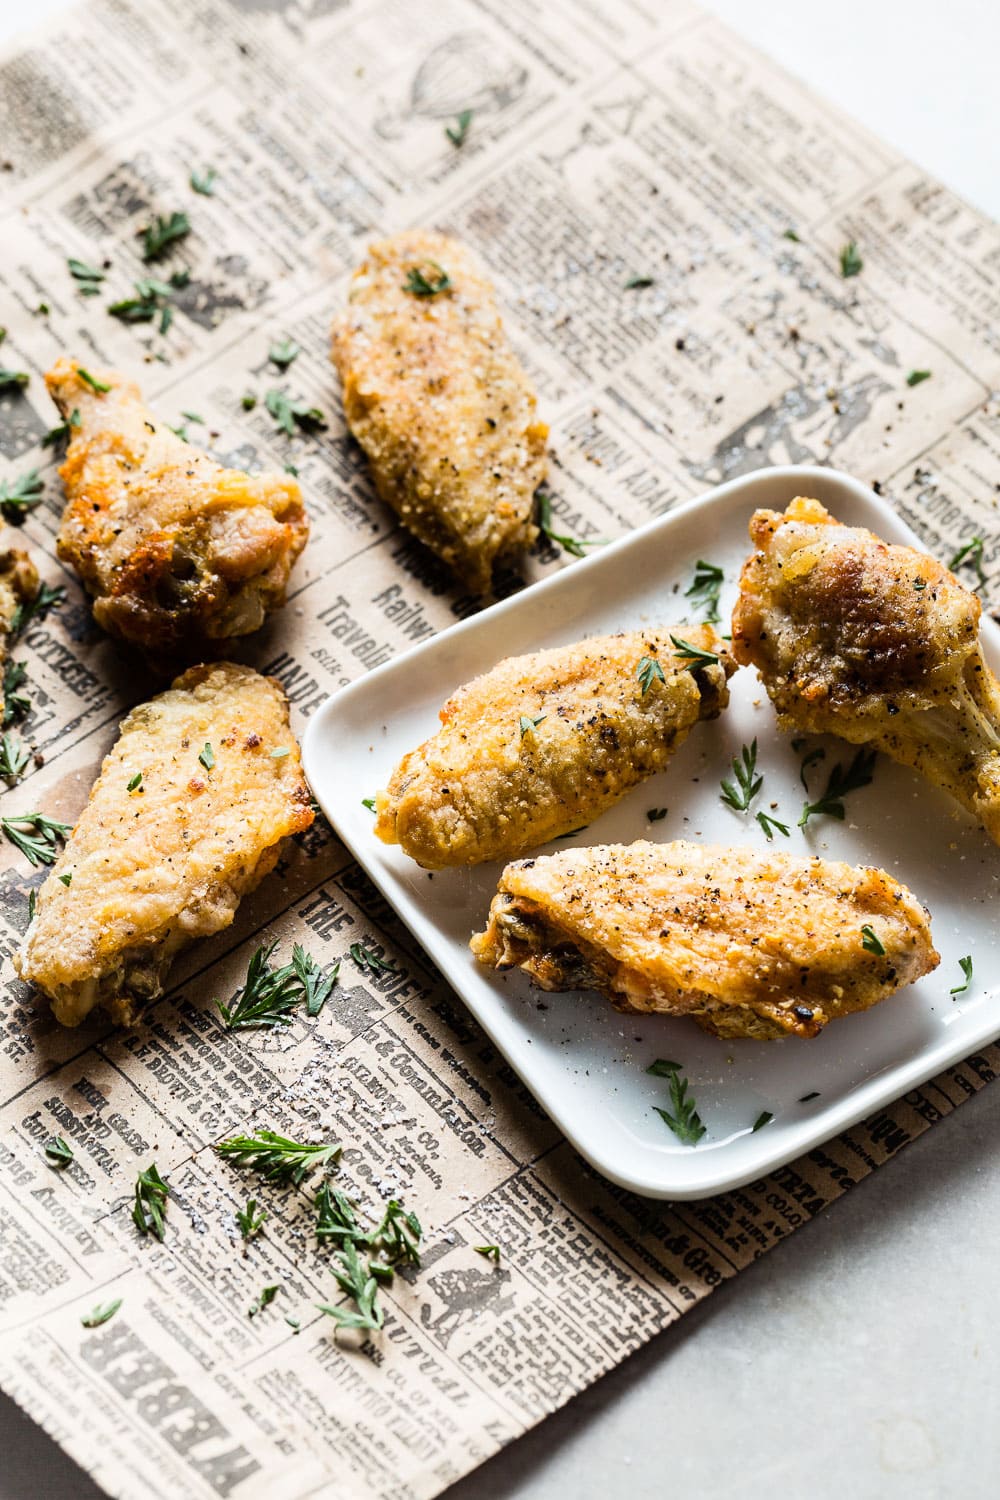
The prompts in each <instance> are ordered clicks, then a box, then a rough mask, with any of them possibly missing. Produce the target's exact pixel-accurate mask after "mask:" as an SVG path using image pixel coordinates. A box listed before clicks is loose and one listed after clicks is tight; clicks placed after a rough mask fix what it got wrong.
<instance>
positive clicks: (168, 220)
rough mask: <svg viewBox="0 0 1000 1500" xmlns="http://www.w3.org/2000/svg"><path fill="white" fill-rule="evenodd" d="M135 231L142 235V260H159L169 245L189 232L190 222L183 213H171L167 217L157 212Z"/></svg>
mask: <svg viewBox="0 0 1000 1500" xmlns="http://www.w3.org/2000/svg"><path fill="white" fill-rule="evenodd" d="M137 232H138V233H139V234H140V235H141V236H142V258H143V260H146V261H149V260H159V258H160V256H161V255H163V254H165V252H166V251H167V250H169V248H170V246H171V245H175V244H176V243H177V242H178V240H182V239H184V237H185V236H186V235H188V234H190V233H191V222H190V220H189V219H188V216H187V214H185V213H172V214H170V216H169V217H166V216H165V215H163V214H157V215H156V217H155V218H154V219H153V220H152V222H151V223H149V224H147V225H146V226H145V228H143V229H140V230H138V231H137Z"/></svg>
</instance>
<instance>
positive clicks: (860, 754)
mask: <svg viewBox="0 0 1000 1500" xmlns="http://www.w3.org/2000/svg"><path fill="white" fill-rule="evenodd" d="M875 755H876V752H875V751H874V750H864V749H862V750H858V751H856V752H855V755H854V758H853V760H852V761H851V763H850V765H849V766H847V767H846V768H845V767H844V766H843V765H842V764H841V762H840V761H838V762H837V764H836V765H835V766H834V768H833V770H832V771H831V772H830V775H829V777H828V778H827V783H826V790H825V791H824V793H823V795H822V797H820V798H819V799H818V801H816V802H807V803H806V804H805V806H804V807H803V809H802V816H801V818H800V819H799V827H800V828H804V827H805V826H806V824H807V823H808V822H809V819H810V818H813V817H825V818H840V819H841V821H843V817H844V803H843V798H844V797H846V796H847V794H848V792H856V791H858V790H859V788H860V787H863V786H868V785H869V784H870V782H871V779H872V770H873V768H874V766H875Z"/></svg>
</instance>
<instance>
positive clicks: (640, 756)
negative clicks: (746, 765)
mask: <svg viewBox="0 0 1000 1500" xmlns="http://www.w3.org/2000/svg"><path fill="white" fill-rule="evenodd" d="M678 631H679V632H681V634H675V637H674V638H675V640H676V641H677V642H679V644H677V645H675V644H674V643H673V642H672V639H671V635H672V632H671V631H670V630H669V629H667V630H660V631H648V632H645V633H642V634H640V633H639V632H638V631H635V632H633V633H631V634H627V635H609V636H595V637H594V638H593V639H591V640H586V641H579V642H577V643H576V644H575V645H572V646H557V647H556V648H555V649H554V650H550V651H538V652H535V653H534V655H532V656H512V657H508V658H507V660H505V661H502V662H500V663H499V665H497V666H495V667H494V668H493V669H492V671H490V672H487V673H486V674H485V675H484V676H482V677H477V678H475V679H474V680H473V681H472V682H469V683H466V685H465V686H464V687H461V688H459V689H458V691H457V692H456V693H455V694H454V696H453V697H451V698H449V700H448V702H447V703H446V704H445V706H444V708H442V710H441V714H440V718H441V724H442V728H441V729H439V730H438V732H437V734H436V735H434V737H433V738H432V739H429V740H426V741H425V742H424V744H422V745H421V746H420V747H419V748H418V749H417V750H413V751H411V752H410V754H409V755H406V756H404V757H403V759H402V760H401V761H400V763H399V765H398V766H397V767H396V769H395V771H394V772H393V773H392V778H391V780H390V782H389V787H388V790H387V791H384V792H380V793H379V794H378V798H377V801H376V807H377V812H378V819H377V822H376V824H375V832H376V833H377V834H378V836H379V838H380V839H382V840H384V842H385V843H387V844H401V845H402V847H403V849H404V850H405V851H406V853H407V854H409V855H410V856H411V858H413V859H415V860H417V862H418V863H419V864H421V865H424V866H425V867H426V868H427V869H431V870H436V869H442V868H443V867H444V866H446V865H474V864H480V863H482V861H484V860H489V859H509V858H511V857H512V856H515V855H518V854H523V853H525V852H526V851H527V850H529V849H535V848H537V847H538V845H539V844H544V843H545V842H546V841H547V840H549V839H554V838H559V837H560V836H561V835H562V834H566V833H571V832H572V831H573V830H574V829H577V828H579V827H580V825H581V824H583V823H589V822H591V821H592V820H593V819H594V818H596V817H598V816H599V815H600V814H601V813H602V812H606V811H607V809H608V808H609V807H612V806H613V805H614V803H616V802H617V801H619V799H620V798H621V797H623V796H624V795H625V793H626V792H627V791H629V790H630V789H631V788H632V787H634V786H638V784H639V782H641V781H644V780H645V779H646V777H647V776H652V775H654V774H655V773H656V772H657V771H662V770H663V768H664V766H665V765H666V764H667V761H668V760H669V759H670V757H671V755H672V754H673V753H674V751H675V750H676V749H677V747H678V745H680V744H681V742H682V741H683V740H684V739H685V738H686V737H687V734H688V731H689V730H690V729H691V727H692V725H694V724H697V722H698V720H699V719H714V718H717V717H718V715H719V714H720V713H721V712H722V710H723V709H724V708H725V706H726V704H727V703H728V702H729V693H728V690H727V687H726V682H727V679H728V678H729V677H730V676H731V675H732V673H733V672H734V671H735V670H736V668H735V664H734V663H733V661H732V660H731V658H730V657H729V655H728V654H727V652H726V650H725V647H724V645H723V642H722V640H721V638H720V637H719V636H718V635H717V634H716V632H715V631H714V630H713V629H712V627H711V626H710V625H694V626H687V625H684V626H679V627H678ZM685 645H686V646H687V647H688V648H690V650H691V651H692V652H693V653H695V659H692V657H691V656H689V655H686V654H685V650H684V647H685ZM697 653H701V655H702V657H703V660H701V661H699V660H698V659H697Z"/></svg>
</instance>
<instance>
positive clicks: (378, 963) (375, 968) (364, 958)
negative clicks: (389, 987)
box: [348, 943, 399, 974]
mask: <svg viewBox="0 0 1000 1500" xmlns="http://www.w3.org/2000/svg"><path fill="white" fill-rule="evenodd" d="M348 951H349V953H350V955H351V957H352V958H353V960H354V962H355V963H356V964H357V966H358V968H359V969H371V971H372V973H373V974H377V973H378V972H379V970H380V969H388V971H389V972H390V974H396V973H398V972H399V971H398V970H397V968H396V965H395V964H393V963H388V962H387V961H386V960H385V959H384V958H380V957H379V955H378V954H377V953H376V952H375V951H374V949H372V948H366V947H365V946H364V944H363V943H352V944H351V946H350V948H349V950H348Z"/></svg>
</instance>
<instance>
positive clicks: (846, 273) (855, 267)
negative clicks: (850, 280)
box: [840, 240, 864, 279]
mask: <svg viewBox="0 0 1000 1500" xmlns="http://www.w3.org/2000/svg"><path fill="white" fill-rule="evenodd" d="M863 266H864V261H863V260H862V259H861V256H860V255H859V254H858V247H857V245H856V244H855V242H854V240H850V241H849V242H848V244H846V245H844V246H843V248H842V249H841V252H840V274H841V276H843V277H844V278H845V279H846V278H847V277H850V276H857V275H858V274H859V273H860V271H861V268H862V267H863Z"/></svg>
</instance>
